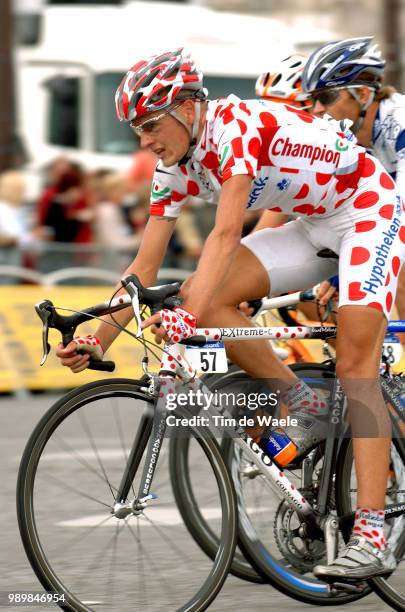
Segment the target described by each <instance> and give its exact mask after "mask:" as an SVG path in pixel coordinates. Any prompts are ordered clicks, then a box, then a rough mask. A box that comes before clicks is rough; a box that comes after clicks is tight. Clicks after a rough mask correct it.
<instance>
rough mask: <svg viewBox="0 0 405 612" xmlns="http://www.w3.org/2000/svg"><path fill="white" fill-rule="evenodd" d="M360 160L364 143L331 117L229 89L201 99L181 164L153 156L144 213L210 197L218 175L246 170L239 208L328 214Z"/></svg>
mask: <svg viewBox="0 0 405 612" xmlns="http://www.w3.org/2000/svg"><path fill="white" fill-rule="evenodd" d="M367 164H368V159H367V158H366V156H365V152H364V149H363V148H361V147H358V146H356V145H355V144H353V143H350V142H349V141H348V140H347V139H346V138H345V135H344V133H343V132H339V131H336V124H334V123H332V122H329V121H327V120H323V119H318V118H315V117H313V116H311V115H309V114H308V113H305V112H302V111H301V110H299V109H297V108H293V107H290V106H287V105H285V104H279V103H273V102H269V101H264V100H247V101H241V100H240V99H239V98H237V97H236V96H234V95H230V96H228V98H224V99H219V100H215V101H211V102H209V103H208V109H207V114H206V120H205V127H204V131H203V134H202V137H201V139H200V142H199V143H198V145H197V147H196V149H195V151H194V153H193V156H192V158H191V159H190V160H189V161H188V162H187V164H185V165H184V166H181V167H180V166H177V165H176V166H170V167H165V166H163V165H162V163H161V162H159V163H158V165H157V168H156V170H155V174H154V180H153V185H152V192H151V214H152V215H158V216H167V217H177V216H178V215H179V214H180V210H181V205H182V203H183V202H184V201H185V199H186V197H187V196H188V195H192V196H198V197H200V198H201V199H203V200H206V201H210V202H217V201H218V197H219V192H220V189H221V185H222V183H223V182H224V181H226V180H228V179H229V178H231V177H232V176H235V175H238V174H248V175H250V176H251V177H252V187H251V192H250V196H249V198H248V201H247V202H246V208H248V209H250V210H254V209H261V208H268V209H272V210H276V211H279V212H281V211H282V212H285V213H287V214H289V215H292V216H303V215H304V216H312V215H314V216H320V215H322V216H328V215H331V214H335V210H336V208H338V207H340V205H341V204H342V203H343V202H344V201H345V199H346V198H347V197H349V196H350V195H351V194H352V193H353V189H355V188H356V186H357V183H358V179H359V176H360V175H363V176H365V175H366V174H367Z"/></svg>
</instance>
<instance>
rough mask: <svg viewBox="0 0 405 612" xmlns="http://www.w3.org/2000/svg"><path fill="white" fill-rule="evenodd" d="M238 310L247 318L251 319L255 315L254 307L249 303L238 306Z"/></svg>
mask: <svg viewBox="0 0 405 612" xmlns="http://www.w3.org/2000/svg"><path fill="white" fill-rule="evenodd" d="M238 310H240V311H241V313H242V314H244V315H246V316H247V317H251V316H252V314H253V313H254V308H253V307H252V306H249V302H241V303H240V304H239V306H238Z"/></svg>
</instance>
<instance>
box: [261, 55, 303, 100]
mask: <svg viewBox="0 0 405 612" xmlns="http://www.w3.org/2000/svg"><path fill="white" fill-rule="evenodd" d="M306 62H307V58H306V57H305V55H301V54H300V53H296V54H293V55H289V56H288V57H286V58H284V59H283V60H281V62H279V63H278V64H277V65H276V66H274V68H272V69H271V70H270V71H268V72H263V73H262V74H261V75H260V76H259V78H258V79H257V81H256V95H257V96H259V97H260V98H276V99H281V100H284V101H285V102H292V103H297V102H300V103H304V102H305V101H307V100H309V99H310V96H309V94H308V93H305V92H303V90H302V84H301V78H302V73H303V70H304V67H305V64H306ZM302 106H304V104H302Z"/></svg>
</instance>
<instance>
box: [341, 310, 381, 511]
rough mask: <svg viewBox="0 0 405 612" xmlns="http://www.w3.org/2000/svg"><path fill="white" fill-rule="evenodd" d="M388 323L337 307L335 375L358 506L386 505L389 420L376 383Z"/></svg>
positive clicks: (376, 312) (375, 313)
mask: <svg viewBox="0 0 405 612" xmlns="http://www.w3.org/2000/svg"><path fill="white" fill-rule="evenodd" d="M386 324H387V321H386V319H385V317H384V315H383V314H382V312H380V311H379V310H376V309H375V308H369V307H367V306H342V307H341V308H339V328H338V336H337V350H336V354H337V364H336V372H337V375H338V377H339V379H340V381H341V383H342V385H343V387H344V390H345V393H346V395H347V397H348V398H349V417H350V421H351V425H352V429H353V430H354V432H353V448H354V460H355V468H356V475H357V485H358V493H357V503H358V506H361V507H365V508H374V509H382V508H384V506H385V491H386V487H387V477H388V467H389V449H390V440H391V428H390V420H389V416H388V410H387V408H386V405H385V403H384V399H383V396H382V392H381V388H380V384H379V364H380V356H381V348H382V343H383V338H384V333H385V328H386Z"/></svg>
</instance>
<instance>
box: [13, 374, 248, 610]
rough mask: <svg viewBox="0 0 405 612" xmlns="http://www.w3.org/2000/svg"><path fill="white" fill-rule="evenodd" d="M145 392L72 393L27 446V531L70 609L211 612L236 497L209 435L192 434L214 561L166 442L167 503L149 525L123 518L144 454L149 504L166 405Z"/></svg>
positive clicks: (228, 552) (50, 582) (142, 517)
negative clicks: (155, 439) (171, 473)
mask: <svg viewBox="0 0 405 612" xmlns="http://www.w3.org/2000/svg"><path fill="white" fill-rule="evenodd" d="M141 386H142V383H138V382H136V381H131V380H125V379H116V380H112V381H100V382H96V383H90V384H88V385H84V386H83V387H81V388H79V389H78V390H75V391H73V392H71V393H69V394H68V395H66V396H65V397H63V398H62V399H60V400H59V401H58V402H56V404H54V405H53V406H52V407H51V408H50V409H49V410H48V412H47V413H46V414H45V415H44V416H43V418H42V419H41V420H40V422H39V423H38V425H37V427H36V428H35V430H34V431H33V433H32V435H31V437H30V439H29V441H28V443H27V446H26V448H25V451H24V454H23V457H22V460H21V465H20V470H19V476H18V484H17V512H18V522H19V528H20V533H21V537H22V541H23V543H24V547H25V550H26V553H27V556H28V558H29V561H30V563H31V565H32V568H33V569H34V572H35V573H36V575H37V577H38V579H39V580H40V582H41V583H42V585H43V586H44V588H45V589H46V590H47V591H54V592H57V593H61V594H63V595H64V597H65V600H66V601H65V603H60V604H59V605H60V606H61V608H62V609H64V610H73V611H75V612H76V611H77V612H83V611H89V610H93V609H95V610H97V611H98V610H100V611H106V612H107V611H108V612H111V610H120V611H124V610H140V609H146V610H151V611H156V612H157V611H159V612H160V611H161V610H163V609H165V610H184V611H185V610H187V611H191V610H193V611H194V610H195V611H197V610H198V611H199V610H205V609H206V608H207V607H208V605H209V604H210V603H211V602H212V601H213V599H214V598H215V596H216V595H217V593H218V592H219V590H220V588H221V586H222V584H223V582H224V580H225V578H226V576H227V573H228V569H229V565H230V563H231V561H232V557H233V554H234V548H235V541H236V518H237V517H236V503H235V493H234V489H233V483H232V480H231V478H230V475H229V471H228V469H227V467H226V465H225V463H224V461H223V459H222V456H221V452H220V449H219V447H218V444H217V443H216V442H215V440H213V439H211V438H209V437H208V436H207V433H206V431H205V430H204V431H200V430H198V429H190V452H191V453H192V455H193V457H194V459H195V460H194V461H193V466H194V469H198V470H199V478H200V482H201V483H202V485H201V486H202V487H203V486H205V483H207V486H208V487H209V490H210V496H211V497H210V503H211V504H212V508H213V512H212V514H213V515H214V514H215V523H216V528H217V530H218V533H219V534H220V538H219V542H220V548H219V550H218V554H217V555H216V556H215V559H214V560H211V559H209V558H208V557H207V556H206V555H205V554H204V553H203V552H202V551H201V549H200V548H199V546H198V545H197V544H196V543H195V542H194V540H193V539H192V538H191V537H190V535H189V533H188V530H187V529H186V527H185V526H184V523H183V520H182V518H181V515H180V513H179V512H178V510H177V507H176V504H175V499H174V497H173V493H172V490H171V487H170V479H169V477H168V463H167V459H168V453H167V445H166V443H164V444H163V447H162V450H161V453H160V456H159V459H158V461H157V466H156V471H155V475H154V478H153V482H152V491H153V492H154V493H155V495H156V496H157V499H154V500H152V501H150V502H148V506H147V507H146V508H145V509H144V510H143V511H142V512H140V513H139V514H138V515H135V514H130V515H129V516H126V517H125V518H118V517H116V516H115V515H114V514H113V513H112V508H113V507H114V504H115V503H116V501H117V499H116V497H117V492H118V487H119V484H120V482H121V478H122V475H123V472H124V470H125V467H126V466H127V463H128V457H129V454H130V451H131V449H132V448H133V446H135V447H136V451H137V452H136V453H135V455H136V462H137V465H136V467H137V468H138V467H139V469H137V470H135V472H136V473H135V477H134V480H133V482H132V488H131V491H130V494H129V496H128V500H132V499H135V498H136V495H137V489H138V484H139V480H140V476H141V473H142V468H143V462H142V461H141V459H142V456H143V455H144V452H145V448H146V447H147V444H148V440H149V437H150V433H151V424H152V417H153V404H154V400H153V398H151V397H150V396H149V395H148V394H147V393H144V392H143V391H142V388H141ZM134 441H136V442H134ZM165 442H166V441H165ZM118 501H122V500H118Z"/></svg>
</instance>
